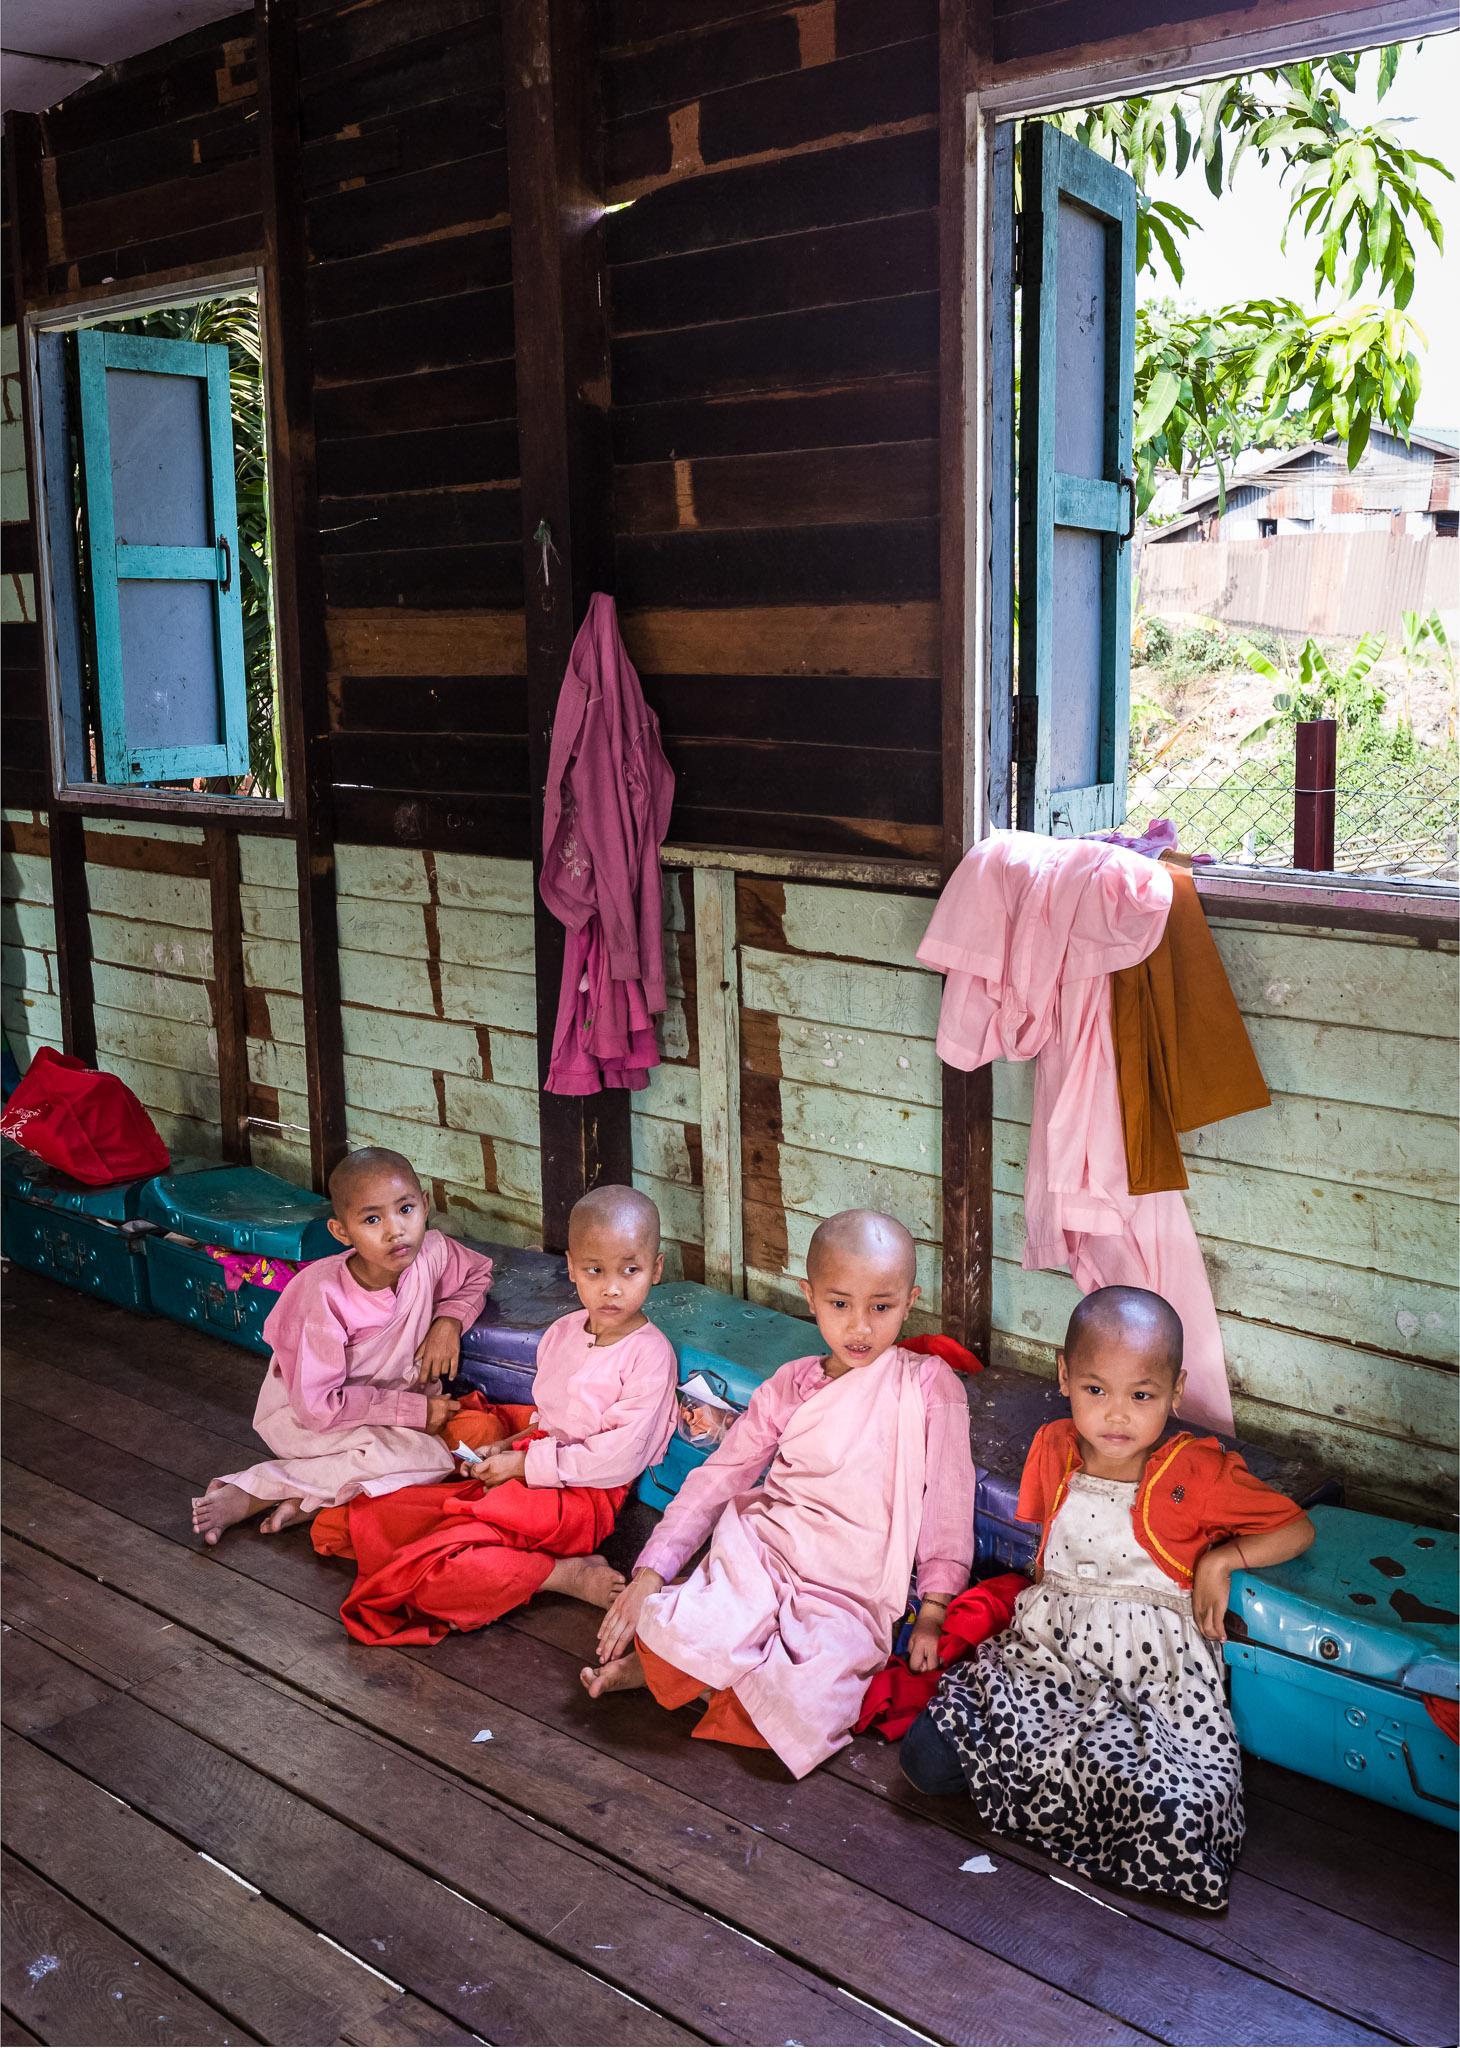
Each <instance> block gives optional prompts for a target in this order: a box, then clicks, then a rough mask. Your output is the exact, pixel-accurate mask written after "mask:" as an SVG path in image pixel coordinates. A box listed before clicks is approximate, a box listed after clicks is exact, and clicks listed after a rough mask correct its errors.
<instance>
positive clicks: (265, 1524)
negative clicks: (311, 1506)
mask: <svg viewBox="0 0 1460 2048" xmlns="http://www.w3.org/2000/svg"><path fill="white" fill-rule="evenodd" d="M311 1519H312V1518H311V1517H310V1516H309V1515H307V1514H305V1512H304V1503H303V1502H302V1501H298V1500H281V1501H280V1502H279V1505H278V1506H277V1507H276V1508H275V1509H274V1512H273V1513H272V1514H271V1515H265V1517H264V1519H263V1520H262V1521H261V1522H260V1523H259V1527H260V1528H261V1529H262V1530H263V1532H264V1534H265V1535H266V1536H277V1535H278V1533H279V1531H280V1530H281V1529H290V1528H292V1527H293V1526H294V1524H295V1523H296V1522H307V1521H309V1520H311Z"/></svg>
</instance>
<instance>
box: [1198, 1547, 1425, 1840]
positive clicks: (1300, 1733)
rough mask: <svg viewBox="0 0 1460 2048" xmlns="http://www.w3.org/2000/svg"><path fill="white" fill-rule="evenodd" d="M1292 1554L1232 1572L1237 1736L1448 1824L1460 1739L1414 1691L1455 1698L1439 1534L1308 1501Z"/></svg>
mask: <svg viewBox="0 0 1460 2048" xmlns="http://www.w3.org/2000/svg"><path fill="white" fill-rule="evenodd" d="M1310 1513H1311V1515H1312V1518H1313V1526H1314V1528H1315V1529H1316V1530H1317V1532H1318V1533H1317V1536H1316V1538H1315V1540H1314V1543H1313V1545H1312V1548H1311V1549H1310V1550H1308V1551H1306V1552H1305V1553H1304V1555H1303V1556H1302V1557H1299V1558H1295V1559H1294V1560H1293V1561H1292V1563H1291V1564H1284V1565H1276V1566H1274V1567H1272V1568H1271V1569H1270V1570H1267V1571H1252V1572H1234V1573H1233V1575H1232V1601H1231V1607H1232V1611H1231V1612H1230V1613H1229V1615H1228V1618H1227V1631H1228V1641H1227V1650H1226V1658H1227V1664H1228V1666H1229V1668H1230V1670H1231V1674H1232V1718H1233V1720H1234V1721H1235V1722H1236V1725H1237V1738H1238V1740H1239V1741H1240V1743H1241V1744H1242V1747H1243V1748H1244V1749H1246V1750H1250V1751H1251V1752H1252V1754H1253V1755H1254V1756H1259V1757H1263V1758H1265V1759H1266V1760H1267V1761H1268V1762H1269V1763H1275V1764H1284V1765H1286V1766H1287V1768H1288V1769H1289V1770H1293V1771H1301V1772H1302V1773H1303V1775H1304V1776H1305V1777H1309V1778H1321V1779H1322V1780H1323V1781H1324V1782H1325V1783H1326V1784H1329V1785H1341V1786H1343V1787H1344V1788H1345V1789H1346V1790H1347V1791H1350V1792H1359V1793H1362V1794H1364V1796H1365V1797H1366V1798H1369V1799H1377V1800H1379V1801H1380V1802H1381V1803H1382V1804H1383V1805H1385V1806H1397V1807H1401V1808H1403V1810H1404V1811H1405V1812H1406V1813H1413V1814H1418V1815H1419V1816H1420V1818H1421V1819H1424V1820H1432V1821H1436V1822H1438V1824H1439V1825H1440V1826H1441V1827H1448V1828H1454V1827H1455V1826H1456V1824H1457V1820H1460V1787H1457V1762H1460V1750H1457V1748H1456V1745H1455V1744H1454V1743H1453V1742H1452V1741H1451V1740H1450V1738H1449V1737H1448V1736H1447V1735H1445V1734H1443V1733H1442V1732H1441V1730H1440V1728H1439V1727H1438V1726H1437V1725H1436V1723H1435V1722H1434V1720H1432V1718H1431V1716H1430V1714H1429V1712H1428V1710H1427V1708H1426V1706H1425V1699H1426V1697H1427V1696H1428V1697H1429V1698H1432V1699H1437V1700H1445V1701H1452V1702H1453V1701H1454V1700H1455V1699H1456V1698H1457V1696H1460V1588H1457V1572H1460V1558H1457V1539H1456V1537H1455V1535H1454V1534H1453V1533H1451V1532H1446V1531H1444V1530H1440V1529H1426V1528H1420V1527H1415V1526H1413V1525H1411V1524H1408V1523H1404V1522H1392V1521H1389V1520H1388V1519H1387V1518H1385V1517H1384V1516H1381V1515H1363V1514H1358V1513H1356V1512H1354V1511H1353V1510H1351V1509H1348V1508H1313V1509H1311V1510H1310Z"/></svg>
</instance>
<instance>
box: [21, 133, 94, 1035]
mask: <svg viewBox="0 0 1460 2048" xmlns="http://www.w3.org/2000/svg"><path fill="white" fill-rule="evenodd" d="M42 155H43V143H42V130H41V122H40V117H39V115H36V114H20V113H13V112H12V113H8V114H7V115H6V116H5V174H6V178H7V180H8V182H9V187H10V221H11V257H12V263H13V269H14V279H15V315H16V320H17V322H18V323H19V325H20V329H21V333H22V336H23V334H24V323H25V315H26V311H27V309H28V308H29V307H31V306H33V305H34V304H35V302H36V298H37V296H38V295H39V294H40V292H42V291H43V290H44V287H45V277H46V202H45V187H44V184H43V183H42V177H41V158H42ZM20 378H21V387H22V403H21V408H20V411H21V418H22V420H23V421H24V433H25V473H26V481H27V487H28V490H29V495H30V520H31V530H32V533H33V532H34V530H35V526H36V523H37V521H38V519H39V517H40V512H41V506H40V490H39V485H38V481H37V478H38V474H39V473H38V471H37V468H36V450H35V441H34V436H33V434H32V420H33V417H34V415H33V411H32V406H31V389H30V384H31V377H30V352H29V350H28V349H27V348H25V347H24V346H23V345H22V347H21V349H20ZM40 603H41V593H40V591H39V590H37V592H36V604H37V607H39V605H40ZM53 721H54V706H53V704H52V700H51V693H50V690H49V689H47V691H46V733H47V740H48V743H49V751H50V759H51V763H52V764H54V762H55V760H56V758H57V749H56V745H55V736H54V733H53V731H52V726H53ZM54 775H55V768H54V765H52V766H51V767H50V768H49V769H48V772H47V778H46V779H47V781H48V783H50V784H51V786H52V787H54V780H53V778H54ZM47 822H48V824H49V827H50V857H51V902H52V905H53V914H54V919H55V928H56V981H57V985H58V987H57V993H58V996H59V999H60V1005H61V1042H62V1045H63V1046H64V1048H65V1050H66V1051H67V1052H69V1053H73V1054H74V1055H75V1057H76V1058H77V1059H79V1060H85V1062H86V1064H87V1065H88V1066H89V1067H94V1066H95V1065H96V1014H95V1002H94V997H93V993H92V976H91V906H90V901H89V898H88V895H87V888H86V833H85V828H84V825H83V822H82V817H81V813H80V812H79V811H63V810H60V809H58V808H57V806H56V805H55V804H52V805H51V806H50V808H49V810H48V813H47Z"/></svg>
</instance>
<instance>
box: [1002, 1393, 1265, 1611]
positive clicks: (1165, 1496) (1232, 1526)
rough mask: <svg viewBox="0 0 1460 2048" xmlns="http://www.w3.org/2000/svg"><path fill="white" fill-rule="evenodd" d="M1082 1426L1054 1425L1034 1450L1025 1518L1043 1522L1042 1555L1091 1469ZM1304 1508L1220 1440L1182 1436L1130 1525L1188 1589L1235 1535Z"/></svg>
mask: <svg viewBox="0 0 1460 2048" xmlns="http://www.w3.org/2000/svg"><path fill="white" fill-rule="evenodd" d="M1084 1462H1085V1461H1084V1459H1083V1458H1082V1457H1081V1456H1080V1440H1079V1438H1078V1436H1077V1435H1076V1434H1075V1425H1074V1423H1073V1422H1071V1421H1070V1420H1069V1418H1068V1417H1064V1418H1063V1419H1061V1420H1060V1421H1059V1422H1047V1423H1046V1424H1045V1425H1044V1428H1043V1429H1041V1430H1040V1431H1039V1433H1038V1435H1037V1436H1036V1437H1035V1439H1034V1442H1033V1443H1032V1444H1031V1445H1030V1446H1029V1456H1028V1458H1027V1459H1026V1460H1025V1462H1024V1477H1023V1478H1022V1479H1021V1480H1020V1482H1019V1507H1018V1514H1019V1519H1020V1520H1021V1521H1024V1522H1041V1523H1043V1525H1044V1533H1043V1535H1042V1536H1041V1537H1040V1539H1039V1557H1038V1559H1037V1560H1036V1562H1038V1563H1042V1562H1043V1560H1044V1546H1045V1544H1046V1543H1047V1542H1048V1541H1049V1530H1050V1524H1051V1523H1052V1522H1053V1521H1054V1518H1055V1516H1056V1515H1057V1514H1058V1512H1059V1510H1060V1507H1061V1505H1062V1503H1063V1501H1064V1497H1065V1494H1066V1492H1067V1491H1068V1489H1069V1483H1070V1475H1071V1474H1072V1473H1074V1472H1078V1471H1080V1470H1081V1469H1082V1467H1083V1465H1084ZM1302 1512H1303V1510H1302V1509H1301V1508H1300V1507H1299V1506H1298V1505H1297V1503H1296V1502H1295V1501H1291V1500H1289V1499H1288V1498H1287V1496H1286V1495H1285V1494H1281V1493H1275V1492H1274V1491H1273V1489H1272V1488H1271V1487H1270V1486H1264V1485H1263V1483H1262V1481H1261V1480H1260V1479H1254V1478H1253V1476H1252V1474H1251V1473H1250V1472H1249V1471H1248V1469H1247V1467H1246V1465H1245V1464H1244V1463H1243V1461H1242V1459H1241V1458H1239V1457H1238V1455H1237V1453H1236V1452H1235V1451H1224V1450H1223V1449H1222V1447H1221V1445H1220V1444H1219V1443H1218V1442H1217V1440H1216V1438H1215V1437H1214V1436H1204V1437H1194V1436H1191V1435H1182V1436H1176V1437H1172V1438H1170V1439H1169V1440H1168V1441H1167V1442H1165V1443H1161V1444H1157V1446H1156V1448H1155V1449H1154V1450H1153V1451H1152V1452H1151V1455H1150V1457H1149V1458H1148V1459H1147V1460H1146V1470H1145V1476H1144V1477H1143V1478H1142V1480H1141V1483H1140V1485H1139V1486H1138V1487H1137V1489H1136V1497H1135V1502H1134V1505H1133V1506H1132V1508H1131V1527H1132V1528H1133V1530H1134V1531H1135V1538H1136V1541H1137V1543H1139V1544H1140V1546H1141V1548H1142V1550H1144V1551H1145V1553H1146V1555H1147V1556H1148V1557H1151V1558H1153V1559H1154V1560H1155V1562H1156V1563H1157V1564H1158V1565H1160V1567H1161V1569H1162V1571H1163V1572H1165V1574H1166V1576H1167V1577H1168V1578H1171V1579H1174V1580H1175V1581H1176V1583H1177V1585H1178V1586H1189V1585H1190V1584H1191V1582H1192V1580H1193V1578H1194V1577H1195V1576H1196V1566H1197V1560H1198V1558H1200V1557H1201V1556H1202V1555H1203V1553H1204V1552H1205V1551H1208V1550H1210V1549H1211V1547H1212V1545H1213V1544H1214V1543H1224V1542H1226V1540H1227V1538H1228V1537H1229V1536H1239V1537H1240V1536H1255V1535H1257V1534H1258V1533H1259V1532H1260V1531H1262V1530H1265V1529H1281V1528H1283V1527H1284V1526H1285V1525H1286V1524H1287V1523H1289V1522H1295V1521H1296V1520H1297V1519H1298V1517H1299V1515H1301V1514H1302Z"/></svg>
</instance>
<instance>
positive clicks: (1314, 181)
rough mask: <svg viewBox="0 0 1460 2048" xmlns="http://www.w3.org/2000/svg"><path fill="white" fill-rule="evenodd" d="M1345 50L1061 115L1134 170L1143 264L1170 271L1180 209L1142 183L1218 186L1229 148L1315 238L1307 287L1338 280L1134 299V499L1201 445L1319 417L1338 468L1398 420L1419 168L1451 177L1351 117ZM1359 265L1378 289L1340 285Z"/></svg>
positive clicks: (1231, 458) (1177, 249)
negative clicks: (1272, 181)
mask: <svg viewBox="0 0 1460 2048" xmlns="http://www.w3.org/2000/svg"><path fill="white" fill-rule="evenodd" d="M1378 54H1379V77H1378V85H1379V97H1380V98H1381V99H1382V98H1383V96H1384V95H1385V93H1386V92H1387V91H1388V90H1389V87H1390V86H1391V85H1392V83H1393V81H1394V76H1395V73H1396V71H1397V69H1398V66H1399V59H1400V51H1399V49H1398V47H1395V46H1391V47H1390V48H1388V49H1384V50H1381V51H1380V52H1379V53H1378ZM1358 75H1359V58H1358V56H1357V55H1337V56H1331V57H1327V58H1324V59H1322V60H1320V61H1318V62H1316V63H1312V64H1293V65H1287V66H1285V67H1283V68H1282V69H1281V70H1277V71H1264V72H1261V73H1257V74H1254V75H1252V76H1250V77H1244V78H1230V79H1223V80H1219V81H1217V82H1216V83H1214V84H1211V85H1206V86H1191V87H1187V88H1185V89H1184V90H1181V91H1178V92H1169V93H1161V94H1158V95H1155V96H1153V97H1150V98H1145V99H1132V100H1121V101H1118V102H1116V103H1114V104H1112V105H1110V106H1103V107H1093V108H1087V109H1085V110H1083V111H1081V112H1078V113H1073V114H1066V115H1064V116H1062V117H1061V125H1062V126H1063V127H1064V128H1065V129H1066V130H1068V132H1069V133H1071V134H1073V135H1075V136H1076V137H1078V139H1079V140H1080V141H1082V142H1084V143H1086V144H1087V145H1088V146H1089V147H1091V148H1093V149H1097V150H1099V151H1101V153H1102V154H1104V155H1106V156H1109V157H1111V158H1112V159H1113V160H1114V161H1116V162H1117V163H1121V164H1123V165H1124V166H1125V167H1126V169H1127V170H1129V171H1130V173H1131V175H1132V176H1133V177H1134V179H1135V181H1136V186H1137V191H1138V206H1139V214H1138V220H1137V243H1136V261H1137V266H1138V270H1139V271H1140V273H1141V274H1142V275H1143V276H1149V277H1154V276H1156V275H1157V274H1158V272H1159V271H1160V270H1162V269H1164V270H1165V272H1166V273H1167V274H1168V275H1169V276H1170V277H1171V278H1172V279H1174V281H1175V282H1176V283H1177V284H1178V285H1179V284H1180V283H1181V282H1182V279H1183V275H1184V266H1183V263H1182V255H1181V243H1182V241H1184V240H1185V239H1186V238H1187V237H1188V236H1189V235H1190V234H1191V231H1192V229H1193V228H1194V227H1196V226H1197V223H1196V221H1195V220H1194V218H1193V217H1192V215H1191V214H1189V213H1187V212H1186V210H1185V209H1184V208H1182V207H1180V206H1178V205H1176V204H1175V203H1174V202H1173V201H1171V200H1167V199H1155V198H1153V197H1152V196H1151V195H1150V193H1149V192H1148V191H1147V185H1148V182H1149V180H1150V179H1151V177H1152V176H1153V175H1155V174H1159V173H1160V172H1163V171H1164V170H1166V169H1167V167H1168V166H1170V167H1171V168H1172V169H1173V170H1174V171H1175V173H1176V175H1177V176H1178V177H1180V176H1183V175H1185V174H1187V173H1188V172H1191V173H1195V172H1196V171H1197V169H1198V168H1199V169H1200V170H1201V171H1202V172H1203V174H1204V175H1205V178H1206V183H1207V186H1208V189H1209V190H1210V191H1211V192H1212V193H1213V194H1214V195H1216V196H1218V197H1220V196H1221V194H1222V193H1223V192H1224V191H1230V190H1231V189H1232V186H1233V181H1234V179H1235V177H1236V175H1237V170H1238V167H1239V166H1240V164H1241V162H1242V160H1243V158H1244V156H1246V155H1248V154H1249V153H1250V154H1251V155H1253V156H1254V157H1255V158H1256V159H1257V160H1258V161H1259V162H1260V163H1262V164H1264V165H1266V164H1269V163H1273V162H1276V163H1278V164H1279V165H1280V166H1281V177H1282V180H1283V182H1284V184H1285V185H1286V186H1287V189H1288V212H1287V218H1286V222H1285V224H1284V228H1283V242H1284V246H1286V241H1287V236H1288V234H1289V233H1290V232H1292V230H1293V229H1294V228H1295V227H1296V228H1297V230H1298V231H1299V233H1300V234H1302V235H1303V236H1304V237H1312V238H1314V239H1316V242H1317V256H1316V258H1315V262H1314V272H1313V289H1314V296H1315V299H1316V298H1319V297H1321V296H1322V295H1323V293H1324V292H1325V291H1331V292H1334V293H1335V294H1337V295H1339V296H1340V297H1341V298H1342V299H1343V300H1345V301H1347V302H1350V303H1346V304H1344V305H1343V306H1342V307H1341V308H1340V309H1339V310H1336V311H1329V312H1317V311H1315V312H1308V311H1305V310H1304V308H1303V307H1301V306H1299V305H1298V304H1297V303H1296V301H1294V300H1292V299H1254V300H1250V301H1247V302H1245V303H1242V304H1236V305H1229V306H1222V307H1218V308H1215V309H1212V310H1205V311H1197V312H1187V313H1182V312H1178V311H1177V310H1176V309H1175V308H1174V306H1173V305H1172V304H1171V302H1170V301H1169V299H1168V300H1160V301H1148V302H1146V303H1144V304H1142V305H1141V306H1140V307H1139V308H1138V311H1137V316H1136V415H1137V417H1136V430H1135V439H1136V466H1137V476H1138V484H1139V489H1140V494H1141V506H1142V509H1143V510H1144V508H1145V506H1146V505H1148V504H1149V503H1150V499H1151V496H1152V494H1153V492H1154V490H1155V488H1156V482H1157V474H1158V471H1160V470H1163V469H1164V470H1169V471H1170V472H1172V473H1174V474H1175V475H1177V476H1181V475H1189V474H1192V473H1194V472H1195V471H1196V470H1197V469H1198V468H1199V467H1200V466H1201V464H1202V463H1203V462H1210V463H1213V464H1214V465H1215V467H1216V470H1217V482H1218V491H1219V494H1221V495H1222V496H1223V497H1224V496H1225V488H1226V476H1227V472H1228V470H1229V469H1230V467H1231V465H1232V464H1233V463H1234V462H1235V460H1236V458H1237V456H1238V455H1239V454H1240V453H1241V452H1242V450H1243V449H1244V448H1249V447H1271V446H1289V445H1291V444H1292V443H1293V442H1295V441H1299V440H1321V439H1322V438H1323V437H1324V435H1326V434H1328V433H1336V434H1337V435H1338V436H1339V437H1340V438H1341V439H1342V440H1343V441H1345V442H1346V444H1347V451H1348V461H1349V466H1350V468H1352V467H1353V466H1354V465H1355V464H1356V463H1357V462H1358V460H1359V458H1360V456H1361V455H1362V454H1363V452H1364V449H1365V447H1366V446H1367V444H1368V439H1369V432H1370V428H1371V426H1372V424H1373V423H1374V421H1375V420H1378V421H1379V422H1380V423H1381V424H1382V425H1384V426H1387V427H1389V428H1390V429H1391V430H1392V431H1394V432H1396V433H1398V434H1401V435H1405V436H1407V435H1408V431H1409V428H1410V425H1411V423H1412V422H1413V419H1414V412H1415V406H1416V404H1417V402H1418V399H1419V392H1420V366H1419V360H1418V357H1417V356H1416V354H1415V351H1414V346H1413V343H1414V340H1415V339H1416V338H1418V339H1419V340H1421V341H1422V340H1423V338H1424V337H1423V336H1422V335H1420V333H1419V330H1418V329H1417V328H1416V327H1415V326H1414V324H1413V323H1412V322H1411V321H1410V320H1409V319H1408V317H1407V315H1406V314H1405V311H1404V308H1405V307H1406V306H1407V305H1408V304H1409V300H1410V296H1411V293H1412V292H1413V289H1414V267H1415V238H1416V237H1417V236H1421V235H1423V236H1428V238H1429V240H1430V241H1431V242H1432V243H1433V244H1434V246H1435V247H1436V249H1443V247H1444V234H1443V230H1442V228H1441V225H1440V221H1439V219H1438V216H1437V215H1436V213H1435V210H1434V207H1433V205H1432V204H1431V202H1430V200H1429V198H1428V197H1427V195H1426V192H1425V190H1424V184H1423V180H1424V178H1425V177H1426V176H1431V177H1436V178H1446V179H1448V178H1450V176H1451V173H1450V172H1449V171H1448V170H1447V169H1446V168H1445V166H1444V165H1443V164H1441V163H1440V162H1439V161H1438V160H1437V159H1436V158H1434V157H1428V156H1424V155H1421V154H1420V153H1419V152H1418V151H1416V150H1410V149H1406V148H1405V147H1404V145H1403V143H1402V142H1401V140H1400V138H1399V131H1398V129H1397V127H1396V125H1395V123H1394V122H1392V121H1386V120H1378V121H1371V122H1367V123H1365V124H1362V125H1355V124H1354V123H1352V122H1350V121H1349V120H1348V118H1347V117H1346V115H1345V113H1344V95H1345V94H1351V93H1353V92H1354V91H1355V89H1356V87H1357V84H1358ZM1366 282H1367V283H1368V284H1369V286H1370V288H1371V289H1372V290H1373V291H1374V292H1375V293H1376V295H1377V299H1378V301H1380V302H1383V303H1374V304H1355V303H1352V302H1353V301H1354V300H1355V299H1356V298H1357V294H1358V292H1359V290H1360V289H1361V288H1362V287H1363V286H1364V285H1365V283H1366Z"/></svg>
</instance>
